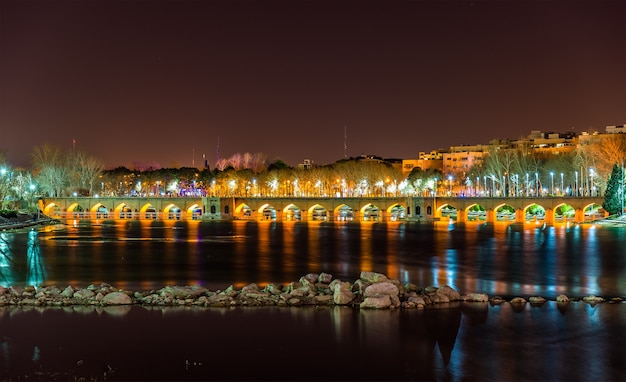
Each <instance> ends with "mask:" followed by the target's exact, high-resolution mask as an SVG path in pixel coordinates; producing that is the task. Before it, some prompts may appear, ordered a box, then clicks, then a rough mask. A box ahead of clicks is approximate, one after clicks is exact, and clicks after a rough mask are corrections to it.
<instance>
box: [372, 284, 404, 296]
mask: <svg viewBox="0 0 626 382" xmlns="http://www.w3.org/2000/svg"><path fill="white" fill-rule="evenodd" d="M398 293H399V290H398V287H397V286H396V285H394V284H393V283H391V282H377V283H374V284H371V285H370V286H368V287H367V288H365V292H364V293H363V296H364V297H365V298H367V297H376V296H397V295H398Z"/></svg>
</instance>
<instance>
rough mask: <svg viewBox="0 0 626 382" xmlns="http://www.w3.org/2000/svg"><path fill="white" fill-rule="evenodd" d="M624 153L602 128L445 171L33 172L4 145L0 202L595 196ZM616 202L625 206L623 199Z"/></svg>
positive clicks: (84, 156) (346, 167)
mask: <svg viewBox="0 0 626 382" xmlns="http://www.w3.org/2000/svg"><path fill="white" fill-rule="evenodd" d="M625 156H626V136H625V135H623V134H607V135H603V136H601V137H600V136H598V138H595V139H585V140H581V141H580V142H579V144H578V145H577V146H576V148H574V149H572V150H569V151H564V150H553V149H550V148H546V149H545V150H542V149H538V148H536V147H530V146H524V145H522V146H516V147H514V148H510V147H503V148H497V147H494V148H493V149H491V150H490V151H489V152H487V153H485V155H484V157H483V160H482V161H480V162H477V163H476V164H475V165H474V166H472V167H471V168H469V169H458V170H456V171H455V172H454V173H450V174H444V173H442V171H441V169H421V168H415V169H413V171H412V172H411V173H410V174H408V175H404V174H403V173H402V169H401V166H397V161H396V162H395V163H392V162H389V161H386V160H384V159H382V158H371V157H367V158H366V157H357V158H349V159H342V160H339V161H337V162H335V163H332V164H329V165H323V166H313V167H311V168H306V169H305V168H295V167H292V166H289V165H288V164H286V163H284V162H283V161H281V160H275V161H273V162H268V160H267V157H266V156H265V155H264V154H262V153H255V154H250V153H244V154H235V155H233V156H231V157H230V158H225V159H222V160H220V161H218V163H217V166H216V167H215V168H213V169H209V168H204V169H197V168H189V167H181V168H155V167H156V166H155V167H150V168H147V169H142V170H138V169H129V168H126V167H118V168H114V169H105V168H104V165H103V163H102V161H100V160H99V159H98V158H96V157H94V156H92V155H89V154H88V153H85V152H82V151H80V150H74V149H71V150H62V149H60V148H58V147H55V146H52V145H48V144H44V145H41V146H36V147H35V148H34V149H33V152H32V164H31V168H30V169H12V168H11V166H10V165H9V164H8V163H7V161H6V156H5V155H4V152H0V169H1V171H2V174H0V175H1V176H0V201H2V202H3V204H4V205H3V207H4V206H6V202H7V201H18V200H25V199H28V197H29V196H31V197H32V196H33V195H35V194H36V195H37V196H48V197H62V196H72V195H81V196H95V195H102V196H128V195H143V196H168V195H177V196H178V195H190V194H194V195H200V194H201V195H207V196H211V195H214V196H218V197H223V196H274V197H288V196H301V197H306V196H311V197H312V196H322V197H336V196H345V197H358V196H370V197H371V196H392V195H394V196H399V195H422V196H428V195H432V194H437V193H439V194H445V193H453V194H460V195H468V196H473V195H484V196H493V195H498V196H511V197H515V196H529V195H531V196H536V195H540V196H550V195H567V196H583V195H593V192H595V193H596V194H595V195H601V194H602V193H603V192H604V191H605V190H606V192H607V193H609V194H610V195H611V197H616V196H615V195H618V197H619V198H621V199H623V198H624V195H623V194H624V193H623V192H622V191H621V190H622V189H623V176H621V175H619V174H618V173H616V171H617V170H615V166H617V168H618V169H621V168H622V167H621V166H622V164H623V163H624V159H625ZM618 178H619V179H618ZM616 190H617V191H616ZM613 204H615V203H613ZM617 204H618V205H620V206H621V204H622V202H621V200H618V203H617ZM607 210H609V209H607ZM610 210H611V211H609V212H612V211H615V209H614V208H610ZM618 211H619V210H618Z"/></svg>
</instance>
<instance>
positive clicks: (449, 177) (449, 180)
mask: <svg viewBox="0 0 626 382" xmlns="http://www.w3.org/2000/svg"><path fill="white" fill-rule="evenodd" d="M448 186H449V189H450V191H449V192H448V193H449V194H450V196H452V175H448Z"/></svg>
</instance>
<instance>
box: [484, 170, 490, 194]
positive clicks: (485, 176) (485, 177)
mask: <svg viewBox="0 0 626 382" xmlns="http://www.w3.org/2000/svg"><path fill="white" fill-rule="evenodd" d="M483 180H484V183H485V186H484V188H483V192H484V193H485V196H489V195H488V193H487V175H483Z"/></svg>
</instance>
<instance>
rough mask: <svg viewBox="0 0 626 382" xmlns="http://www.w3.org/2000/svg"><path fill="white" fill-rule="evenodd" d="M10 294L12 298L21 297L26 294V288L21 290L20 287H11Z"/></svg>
mask: <svg viewBox="0 0 626 382" xmlns="http://www.w3.org/2000/svg"><path fill="white" fill-rule="evenodd" d="M9 293H10V294H11V295H12V296H16V297H19V296H21V295H22V294H23V293H24V288H20V287H18V286H11V287H9Z"/></svg>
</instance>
